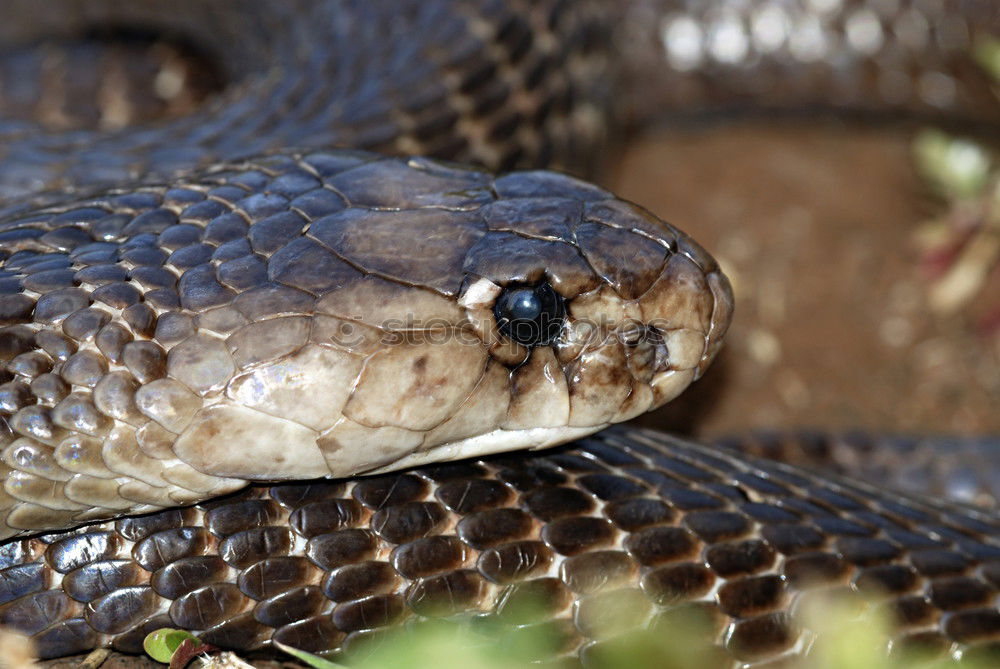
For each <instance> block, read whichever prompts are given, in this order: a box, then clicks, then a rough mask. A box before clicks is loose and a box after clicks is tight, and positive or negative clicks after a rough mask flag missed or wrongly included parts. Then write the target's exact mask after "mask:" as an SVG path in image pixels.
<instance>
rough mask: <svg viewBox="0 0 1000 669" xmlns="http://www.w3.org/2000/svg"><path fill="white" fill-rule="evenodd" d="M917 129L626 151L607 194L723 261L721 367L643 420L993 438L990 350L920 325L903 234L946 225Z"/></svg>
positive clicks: (780, 127) (706, 133) (684, 133)
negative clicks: (728, 316)
mask: <svg viewBox="0 0 1000 669" xmlns="http://www.w3.org/2000/svg"><path fill="white" fill-rule="evenodd" d="M911 140H912V131H911V130H910V129H902V128H886V127H881V128H876V129H872V128H867V129H865V128H858V127H853V126H849V125H843V124H839V123H835V122H829V123H827V122H819V123H817V122H811V123H809V124H801V123H793V122H780V123H777V122H770V123H768V122H766V121H760V120H757V121H744V122H740V123H736V124H727V125H725V126H709V127H704V128H696V129H691V128H687V129H684V130H681V131H674V132H658V133H651V134H648V135H646V136H644V137H641V138H639V139H637V140H636V141H633V142H632V143H631V144H630V145H629V146H628V148H627V150H626V151H625V153H624V156H623V159H622V161H621V164H620V167H619V169H618V170H617V172H616V173H615V174H614V176H613V178H612V179H611V186H612V187H613V189H614V190H615V191H616V192H617V193H618V194H620V195H621V196H622V197H625V198H627V199H630V200H633V201H635V202H637V203H639V204H642V205H643V206H645V207H647V208H648V209H650V210H651V211H652V212H653V213H655V214H657V215H659V216H661V217H663V218H665V219H666V220H669V221H671V222H672V223H674V224H676V225H678V226H680V227H681V228H682V229H684V230H686V231H687V232H689V233H690V234H691V235H692V236H694V237H695V238H696V239H698V240H699V241H700V242H701V243H702V244H704V245H705V246H706V247H707V248H708V249H709V250H710V252H712V253H713V254H714V255H715V256H716V257H717V258H718V259H719V260H720V262H721V263H722V265H723V267H724V268H725V269H726V270H727V273H728V274H729V275H730V277H731V278H732V280H733V284H734V288H735V292H736V302H737V309H736V316H735V323H734V325H733V327H732V329H731V330H730V335H729V339H728V342H729V343H728V345H727V347H726V348H725V349H724V353H723V355H722V356H721V358H720V360H719V361H718V362H716V364H715V365H714V367H713V368H712V369H711V370H710V371H709V373H708V374H707V375H706V376H705V378H704V379H703V380H702V381H700V382H699V383H697V384H696V385H695V386H694V387H693V388H692V389H691V390H689V391H688V392H687V393H686V394H685V396H683V397H682V399H681V400H678V401H677V402H675V404H674V405H672V406H670V407H667V408H665V409H663V410H661V411H659V412H656V413H654V414H650V415H649V416H647V417H646V418H645V419H644V422H645V423H646V424H649V425H653V426H656V427H661V428H663V427H672V428H674V429H683V430H690V431H693V432H695V433H696V434H702V435H712V434H718V433H722V432H731V431H734V430H741V429H746V428H769V427H779V428H780V427H819V428H833V429H837V428H847V427H860V428H865V429H877V430H890V431H897V432H898V431H903V432H912V431H932V432H954V433H961V434H980V433H1000V338H998V337H997V335H996V334H993V335H983V334H982V333H977V332H975V331H974V330H975V329H974V328H973V327H971V326H970V322H971V317H970V316H969V315H968V314H959V315H958V316H956V317H953V318H949V319H946V320H942V319H936V318H934V317H932V316H931V315H930V313H929V312H928V309H927V287H928V281H927V279H926V277H925V276H923V275H922V273H921V271H920V269H919V267H918V263H917V257H918V252H917V249H916V247H915V244H914V235H915V230H916V229H917V226H918V225H919V224H920V222H921V221H923V220H925V219H927V218H928V217H930V216H933V215H935V214H937V213H940V212H941V210H942V205H941V204H940V203H938V202H936V201H935V200H934V199H933V198H931V197H930V195H929V193H928V190H927V188H926V186H925V185H924V183H923V182H922V180H921V179H920V178H919V176H918V175H917V174H916V172H915V169H914V167H913V163H912V161H911Z"/></svg>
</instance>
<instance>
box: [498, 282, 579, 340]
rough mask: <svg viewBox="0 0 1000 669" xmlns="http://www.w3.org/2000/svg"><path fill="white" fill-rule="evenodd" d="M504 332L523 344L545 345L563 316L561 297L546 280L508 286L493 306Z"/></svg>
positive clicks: (557, 333) (552, 337) (556, 330)
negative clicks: (534, 283)
mask: <svg viewBox="0 0 1000 669" xmlns="http://www.w3.org/2000/svg"><path fill="white" fill-rule="evenodd" d="M493 315H494V316H496V319H497V326H498V327H499V328H500V332H502V333H503V334H504V336H506V337H509V338H510V339H513V340H514V341H516V342H517V343H519V344H523V345H525V346H545V345H546V344H549V343H551V342H552V340H553V339H555V338H556V337H558V336H559V331H560V330H562V326H563V321H564V319H565V318H566V305H565V303H564V300H563V298H562V297H561V296H560V295H559V294H558V293H556V291H554V290H553V289H552V286H550V285H548V284H547V283H543V284H540V285H538V286H535V287H520V288H510V289H507V290H505V291H504V292H503V293H501V294H500V297H498V298H497V301H496V304H495V305H494V307H493Z"/></svg>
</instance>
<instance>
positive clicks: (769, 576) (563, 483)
mask: <svg viewBox="0 0 1000 669" xmlns="http://www.w3.org/2000/svg"><path fill="white" fill-rule="evenodd" d="M998 536H1000V520H998V519H997V518H996V516H995V515H993V514H991V513H987V512H985V511H983V512H979V511H972V510H968V509H960V508H957V507H951V506H949V505H947V504H943V503H935V502H927V501H918V500H916V499H915V498H903V497H899V496H897V495H895V494H891V493H886V492H884V491H880V490H876V489H874V488H870V487H867V486H865V485H863V484H853V483H847V482H845V481H842V480H839V479H836V478H827V477H822V478H821V477H818V476H815V475H813V474H809V473H807V472H806V471H804V470H799V469H796V468H795V467H792V466H786V465H774V464H772V463H767V462H764V461H758V460H755V459H752V458H746V457H735V456H732V455H728V454H726V453H720V452H717V451H713V450H709V449H707V448H705V447H703V446H698V445H695V444H692V443H688V442H684V441H681V440H678V439H676V438H672V437H669V436H665V435H662V434H660V433H655V432H650V431H642V430H635V429H629V428H612V429H610V430H607V431H605V432H603V433H601V434H600V435H597V436H595V437H591V438H587V439H583V440H580V441H578V442H576V443H575V444H572V445H571V446H568V447H565V448H561V449H559V450H556V451H553V452H551V453H548V454H545V455H541V456H532V457H514V456H506V457H496V458H492V459H486V460H482V461H474V462H473V461H464V462H458V463H455V464H449V465H441V466H436V467H427V468H424V469H418V470H413V471H410V472H406V473H401V474H393V475H388V476H382V477H377V478H362V479H358V480H356V481H319V482H305V483H290V484H283V485H276V486H273V487H264V486H261V487H253V488H250V489H248V490H246V491H244V492H242V493H239V494H236V495H233V496H230V497H227V498H223V499H220V500H216V501H212V502H208V503H205V504H202V505H199V506H197V507H193V508H186V509H176V510H169V511H164V512H160V513H157V514H153V515H150V516H144V517H138V518H129V519H123V520H120V521H118V522H116V523H106V524H103V525H95V526H91V527H87V528H83V529H80V530H78V531H75V532H67V533H61V534H52V535H46V536H43V537H38V538H34V539H25V540H19V541H15V542H11V543H8V544H5V545H4V547H3V555H2V564H3V570H2V572H0V574H2V578H0V582H2V583H3V589H2V592H0V598H2V600H3V602H4V603H3V604H2V605H0V622H3V623H5V624H13V625H15V626H16V627H18V628H19V629H22V630H23V631H25V632H27V633H29V634H31V635H33V637H34V639H35V641H36V642H37V644H38V648H39V650H40V651H41V653H42V654H43V655H44V656H46V657H53V656H60V655H67V654H73V653H77V652H81V651H85V650H87V649H89V648H92V647H94V646H96V645H98V644H102V643H110V644H111V645H112V646H113V647H114V648H116V649H119V650H122V651H126V652H139V651H140V650H141V642H142V639H143V637H144V635H145V634H146V633H148V632H149V631H151V630H153V629H156V628H159V627H163V626H169V627H181V628H185V629H191V630H194V631H196V632H197V633H198V634H199V636H200V637H201V638H202V639H204V640H205V641H208V642H211V643H216V644H219V645H222V646H225V647H230V648H236V649H241V650H252V649H257V648H261V647H263V646H266V645H267V643H268V642H269V640H271V639H274V640H278V641H282V642H285V643H288V644H290V645H293V646H296V647H300V648H305V649H307V650H311V651H330V650H336V649H350V648H351V647H352V645H354V644H356V643H357V642H359V641H361V640H364V639H368V638H371V637H372V636H373V635H379V634H381V633H383V632H384V631H385V630H386V629H387V628H392V627H394V626H397V625H400V624H402V623H403V622H406V621H413V620H419V619H425V618H441V617H448V618H455V617H457V619H459V620H471V621H475V622H476V624H477V625H480V624H482V625H487V626H488V628H489V629H491V630H494V632H495V630H497V629H501V630H507V633H514V630H515V629H520V630H521V631H524V629H544V630H546V631H547V633H550V634H553V635H554V638H556V639H558V643H555V645H554V646H553V647H554V648H555V649H556V650H555V651H554V652H555V654H556V655H566V656H579V657H581V658H582V659H583V660H584V661H585V663H586V662H589V661H597V660H598V659H599V658H600V657H602V654H603V653H607V652H610V651H611V650H612V649H613V648H614V647H615V645H616V644H625V643H628V641H627V640H628V639H629V638H631V635H634V634H635V633H636V631H637V630H642V629H646V630H653V631H654V632H655V631H657V630H661V631H665V632H664V633H666V632H668V631H669V630H670V629H677V626H678V625H687V627H685V629H688V628H690V629H695V630H697V634H693V635H692V636H691V641H692V643H694V644H695V645H698V644H702V645H708V646H711V647H714V650H710V651H709V652H710V656H709V657H710V658H712V660H711V663H714V664H718V665H720V666H727V665H729V664H731V663H736V662H738V663H742V664H741V666H753V665H755V664H757V663H766V662H768V661H771V660H773V659H774V658H778V657H784V656H790V655H792V654H794V653H797V652H801V651H802V650H803V649H804V648H806V647H807V646H808V641H809V639H810V638H811V637H810V634H811V632H810V630H809V628H808V626H807V624H805V623H803V622H802V621H801V620H798V619H796V618H795V612H797V611H800V610H802V608H803V607H805V606H807V603H808V602H810V601H811V600H815V599H816V598H818V597H820V596H831V597H832V596H837V597H839V598H843V597H847V596H851V597H853V598H854V600H855V604H854V605H855V606H860V607H862V608H866V607H871V608H874V609H876V610H879V611H882V612H886V613H888V614H889V615H890V616H891V618H892V620H893V621H894V624H895V629H894V632H893V639H894V641H893V648H894V649H895V652H902V650H901V649H904V648H906V647H908V645H909V644H913V645H916V644H919V645H920V646H921V647H927V648H931V649H937V651H938V652H940V653H945V652H948V653H950V654H952V655H956V656H958V657H962V656H966V655H968V656H971V655H973V654H975V655H982V654H984V653H988V652H994V653H995V652H1000V648H998V647H997V646H996V638H997V636H998V635H1000V610H998V608H997V605H996V597H997V594H998V590H1000V539H998ZM692 620H695V621H699V625H698V626H696V627H694V628H691V627H690V626H691V622H692ZM702 623H703V624H702ZM497 626H499V628H498V627H497ZM525 626H527V628H525ZM672 626H673V627H672Z"/></svg>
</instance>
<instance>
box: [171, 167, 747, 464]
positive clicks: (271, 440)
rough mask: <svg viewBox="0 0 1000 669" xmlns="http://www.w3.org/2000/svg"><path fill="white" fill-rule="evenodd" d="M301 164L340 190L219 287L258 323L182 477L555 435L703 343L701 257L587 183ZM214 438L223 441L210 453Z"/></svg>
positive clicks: (629, 413)
mask: <svg viewBox="0 0 1000 669" xmlns="http://www.w3.org/2000/svg"><path fill="white" fill-rule="evenodd" d="M310 161H312V163H310ZM352 161H353V162H352ZM305 162H306V163H307V164H311V166H312V169H313V170H314V171H317V172H321V171H322V170H324V169H329V171H330V174H329V176H324V179H325V185H324V188H325V190H326V191H327V192H328V193H330V192H333V193H337V194H338V195H339V196H340V197H341V198H342V199H343V201H344V203H346V204H340V203H338V204H336V206H333V207H332V208H331V209H332V210H331V211H330V213H329V214H327V215H315V214H314V215H313V216H311V218H312V219H313V220H312V221H311V223H310V224H309V225H308V226H307V227H306V228H304V230H303V233H302V235H301V236H300V237H298V238H295V239H292V240H291V241H288V242H285V247H284V248H281V249H279V250H277V251H276V252H275V253H274V254H273V255H272V256H271V259H270V260H269V266H268V277H269V278H270V279H271V281H269V282H268V283H267V284H266V285H262V286H261V287H246V286H244V287H243V289H242V291H241V292H240V294H238V295H237V296H236V297H235V298H234V300H233V304H234V305H238V306H237V308H238V309H239V310H240V311H241V313H246V314H248V315H249V319H250V320H256V321H257V322H253V323H250V324H249V325H248V326H244V327H243V328H241V329H240V330H239V331H237V332H236V333H234V334H233V335H230V336H229V337H230V339H233V340H235V342H234V343H235V347H231V348H234V349H235V351H236V353H237V356H236V357H237V359H236V361H235V362H236V365H235V366H236V367H237V370H236V372H235V373H234V374H233V376H232V378H230V379H228V380H226V381H225V384H224V387H220V389H219V391H217V392H216V393H215V396H216V397H217V399H216V400H215V401H214V402H211V403H206V406H205V407H204V408H202V409H200V410H198V411H197V412H196V416H195V417H194V419H193V420H192V421H191V422H190V424H189V425H188V426H187V427H186V428H185V429H184V431H183V433H182V434H181V435H180V437H179V438H178V440H177V445H176V448H175V451H176V452H177V454H178V455H179V456H180V458H181V459H182V460H184V461H185V462H187V463H189V464H191V465H192V466H193V467H194V468H195V469H197V470H198V471H200V472H202V473H208V474H214V475H224V476H228V477H234V478H242V479H253V478H258V479H260V478H306V477H309V476H321V475H325V476H349V475H353V474H357V473H359V472H373V471H383V470H389V469H399V468H402V467H407V466H414V465H420V464H424V463H427V462H435V461H440V460H451V459H456V458H462V457H469V456H476V455H483V454H486V453H492V452H500V451H509V450H514V449H518V448H525V447H528V448H539V447H543V446H547V445H551V444H556V443H561V442H564V441H567V440H569V439H572V438H575V437H578V436H582V435H584V434H589V433H591V432H594V431H596V430H599V429H601V428H603V427H605V426H607V425H609V424H611V423H614V422H619V421H623V420H627V419H629V418H632V417H633V416H636V415H638V414H640V413H642V412H644V411H647V410H650V409H654V408H656V407H658V406H660V405H662V404H663V403H665V402H667V401H669V400H671V399H673V398H674V397H675V396H676V395H678V394H679V393H680V392H681V391H682V390H683V389H684V388H685V387H687V385H688V384H690V383H691V382H692V381H693V380H694V379H696V378H697V377H698V376H699V375H700V374H701V373H702V372H703V371H704V370H705V368H706V366H707V365H708V364H709V363H710V362H711V360H712V358H713V357H714V356H715V354H716V352H717V351H718V348H719V345H720V343H721V340H722V336H723V334H724V333H725V331H726V328H727V327H728V324H729V320H730V316H731V313H732V294H731V291H730V288H729V284H728V282H727V280H726V279H725V277H724V276H723V275H722V274H721V272H720V271H719V268H718V266H717V264H716V263H715V262H714V261H713V260H712V258H711V257H710V256H709V255H708V254H707V253H705V251H703V250H702V249H701V248H700V247H699V246H697V244H695V243H694V242H693V241H691V240H690V239H689V238H688V237H687V236H686V235H684V234H683V233H682V232H680V231H678V230H676V229H674V228H672V227H670V226H668V225H666V224H664V223H662V222H660V221H658V220H657V219H656V218H655V217H653V216H651V215H650V214H648V213H647V212H645V211H643V210H642V209H640V208H639V207H636V206H635V205H632V204H629V203H626V202H624V201H621V200H618V199H616V198H614V197H613V196H612V195H611V194H610V193H608V192H606V191H604V190H602V189H600V188H597V187H595V186H592V185H590V184H587V183H584V182H582V181H578V180H576V179H573V178H570V177H567V176H564V175H561V174H556V173H553V172H520V173H512V174H509V175H506V176H501V177H496V178H495V177H493V176H491V175H488V174H485V173H482V172H479V171H476V170H467V169H462V168H458V167H454V166H451V165H445V164H442V163H438V162H434V161H429V160H423V159H410V160H399V159H377V158H373V157H371V156H362V157H360V158H358V157H356V156H354V157H352V158H351V159H350V160H348V159H345V158H344V157H343V156H337V158H336V160H334V159H328V158H315V157H312V158H306V159H305ZM345 164H346V165H349V166H348V167H346V168H345V167H344V166H345ZM326 165H330V167H329V168H326ZM324 198H325V199H324V201H326V200H329V199H330V198H329V197H328V196H324ZM310 205H311V206H317V205H315V204H314V203H310ZM323 206H324V207H325V206H327V205H325V204H324V205H323ZM253 234H254V230H253V227H251V235H253ZM262 234H266V231H263V232H262ZM290 251H294V252H290ZM275 284H277V285H275ZM305 294H308V295H309V296H310V297H308V298H307V297H305V296H304V295H305ZM299 303H301V304H302V305H303V306H302V307H298V306H295V305H297V304H299ZM296 310H300V311H302V312H303V313H302V314H301V315H288V314H289V312H290V311H296ZM275 311H277V312H281V315H280V316H279V317H277V318H275V315H276V314H274V313H272V312H275ZM290 338H293V341H294V344H295V345H294V346H292V345H284V344H283V342H284V341H286V340H289V339H290ZM256 351H260V352H261V353H260V354H258V353H256ZM178 359H182V358H179V357H178ZM244 360H245V362H244ZM178 371H179V372H181V373H180V374H179V376H180V377H181V378H183V377H184V376H185V374H184V372H185V371H187V370H182V369H179V370H178ZM219 435H227V439H228V441H229V442H230V443H238V444H240V445H241V447H242V450H239V451H233V452H232V453H230V454H226V455H224V456H223V457H221V458H220V456H219V454H218V451H217V450H216V449H214V448H206V445H207V444H211V443H213V442H214V441H217V440H218V439H219ZM250 454H252V457H248V455H250Z"/></svg>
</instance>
